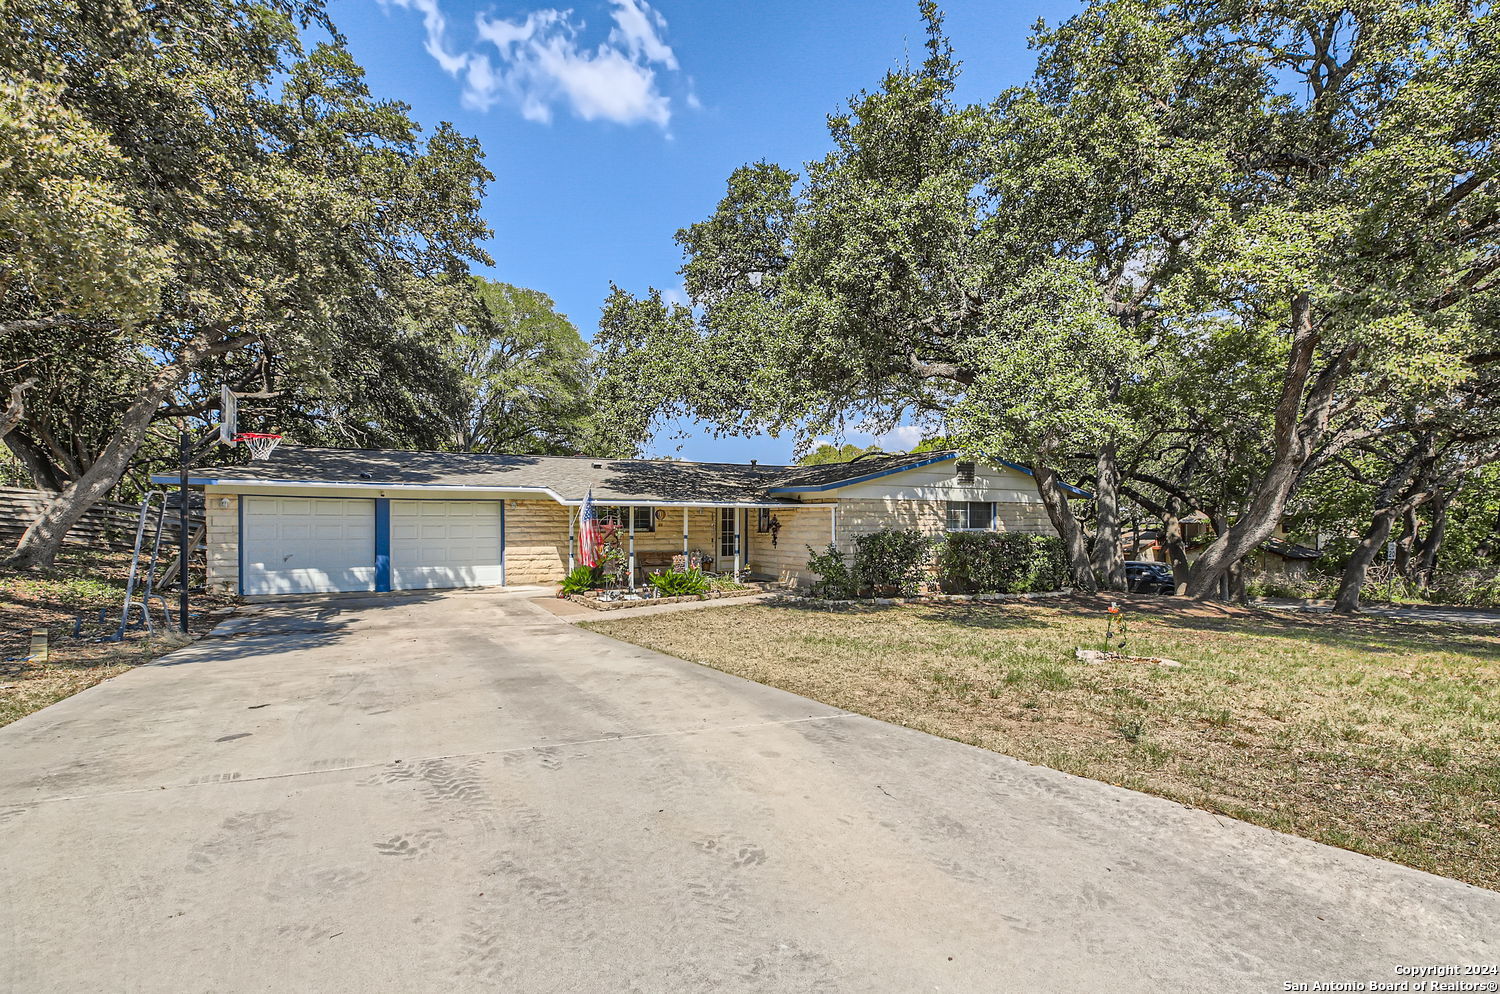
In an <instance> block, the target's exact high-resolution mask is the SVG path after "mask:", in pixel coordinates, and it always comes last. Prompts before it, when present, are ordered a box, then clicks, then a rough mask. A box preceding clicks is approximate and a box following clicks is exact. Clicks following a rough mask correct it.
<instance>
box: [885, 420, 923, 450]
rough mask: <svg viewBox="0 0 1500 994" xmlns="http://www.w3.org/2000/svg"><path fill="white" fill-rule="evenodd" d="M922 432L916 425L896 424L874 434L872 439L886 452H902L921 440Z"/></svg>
mask: <svg viewBox="0 0 1500 994" xmlns="http://www.w3.org/2000/svg"><path fill="white" fill-rule="evenodd" d="M923 434H924V432H923V431H922V429H921V428H919V427H918V426H916V425H897V426H896V427H895V428H892V429H891V430H890V431H887V432H883V433H881V434H879V435H876V436H874V438H873V441H874V442H875V444H876V445H878V446H880V447H881V448H882V449H884V450H886V451H887V452H904V451H905V450H907V449H910V448H913V447H915V446H916V445H917V443H919V442H921V441H922V436H923Z"/></svg>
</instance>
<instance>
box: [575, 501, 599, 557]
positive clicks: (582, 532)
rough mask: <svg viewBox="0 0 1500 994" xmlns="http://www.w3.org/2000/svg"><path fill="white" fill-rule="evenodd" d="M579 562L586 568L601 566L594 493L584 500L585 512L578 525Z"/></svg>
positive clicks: (580, 516) (597, 516)
mask: <svg viewBox="0 0 1500 994" xmlns="http://www.w3.org/2000/svg"><path fill="white" fill-rule="evenodd" d="M578 561H579V562H580V563H582V564H583V565H584V566H589V567H593V566H597V565H599V515H598V513H597V512H596V511H595V510H594V491H593V490H590V491H589V492H588V493H587V494H586V495H584V498H583V512H582V514H580V515H579V524H578Z"/></svg>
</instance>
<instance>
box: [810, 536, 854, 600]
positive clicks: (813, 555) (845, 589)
mask: <svg viewBox="0 0 1500 994" xmlns="http://www.w3.org/2000/svg"><path fill="white" fill-rule="evenodd" d="M807 568H808V569H809V570H810V571H812V572H814V573H816V574H818V576H820V577H822V579H821V580H819V581H818V582H817V583H815V584H813V593H814V594H817V595H818V596H821V597H827V598H829V599H830V600H844V599H846V598H849V597H853V596H854V593H855V584H854V575H853V574H852V573H850V572H849V563H848V562H847V561H846V559H845V558H844V554H843V553H842V552H840V551H839V550H838V548H837V547H836V546H834V545H829V546H828V548H827V549H825V550H824V551H822V552H814V551H813V547H812V546H810V545H809V546H808V547H807Z"/></svg>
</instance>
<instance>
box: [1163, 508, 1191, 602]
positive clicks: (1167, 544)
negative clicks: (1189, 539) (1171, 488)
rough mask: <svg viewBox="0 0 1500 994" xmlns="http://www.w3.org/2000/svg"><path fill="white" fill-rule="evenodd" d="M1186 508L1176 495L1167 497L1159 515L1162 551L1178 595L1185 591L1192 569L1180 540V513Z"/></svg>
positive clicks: (1184, 545)
mask: <svg viewBox="0 0 1500 994" xmlns="http://www.w3.org/2000/svg"><path fill="white" fill-rule="evenodd" d="M1185 510H1186V508H1184V507H1183V503H1182V501H1180V500H1178V499H1177V498H1176V497H1169V498H1167V509H1166V513H1164V514H1163V515H1162V516H1161V534H1160V536H1159V539H1160V541H1161V548H1162V551H1163V552H1165V553H1166V554H1167V562H1168V563H1170V564H1171V565H1172V579H1173V580H1174V581H1176V583H1177V591H1176V592H1177V595H1178V596H1179V597H1180V596H1182V595H1183V594H1185V593H1187V582H1188V574H1189V573H1190V572H1191V571H1192V568H1193V567H1192V564H1191V563H1189V562H1188V557H1187V545H1186V544H1185V543H1184V542H1183V541H1182V514H1183V512H1184V511H1185Z"/></svg>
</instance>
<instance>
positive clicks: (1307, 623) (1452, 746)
mask: <svg viewBox="0 0 1500 994" xmlns="http://www.w3.org/2000/svg"><path fill="white" fill-rule="evenodd" d="M1052 603H1053V604H1055V605H1056V606H1039V605H1019V604H1006V605H998V604H945V605H906V606H896V607H868V608H866V607H857V608H844V609H838V610H832V611H830V610H828V609H826V608H818V607H812V606H806V605H755V606H746V607H733V608H721V609H713V610H702V611H690V612H682V613H677V614H661V615H655V616H650V617H642V618H631V619H620V620H612V621H611V620H604V621H597V622H590V623H588V624H587V626H586V627H588V628H590V629H592V630H594V631H598V632H602V633H604V634H607V635H611V636H613V637H615V638H619V639H623V640H625V641H628V642H633V643H636V644H638V645H643V646H647V647H649V648H652V649H657V650H659V651H661V652H665V653H669V654H671V655H674V656H679V657H681V658H683V659H689V660H693V661H696V662H699V663H703V664H705V665H708V666H712V667H714V668H716V669H720V670H724V671H726V672H729V673H734V674H737V675H739V676H744V677H748V678H749V679H752V680H756V681H758V682H760V683H765V684H769V685H771V686H775V687H781V688H783V689H785V690H790V691H792V692H794V693H798V694H802V695H804V696H807V697H812V698H815V699H817V700H820V701H823V702H826V703H828V704H832V705H835V706H837V707H842V708H846V709H848V710H850V711H856V712H859V713H861V714H866V715H870V716H872V717H875V718H880V719H883V720H886V721H891V722H896V723H899V724H902V725H907V726H909V727H912V728H916V729H920V730H922V731H925V732H930V733H932V734H935V735H941V736H944V737H947V738H951V739H956V740H958V741H961V742H967V743H970V744H972V745H977V746H981V747H983V748H986V749H992V750H995V751H997V752H1003V753H1006V754H1008V755H1011V756H1015V757H1018V758H1020V759H1024V760H1027V761H1029V762H1033V763H1039V764H1042V765H1045V766H1050V767H1053V768H1055V769H1059V770H1064V771H1067V772H1069V773H1076V774H1079V775H1081V776H1086V777H1091V778H1094V779H1097V780H1104V781H1108V782H1110V783H1114V784H1119V785H1121V786H1124V787H1130V788H1133V789H1136V790H1142V791H1147V792H1149V793H1152V794H1158V795H1160V796H1162V797H1168V798H1171V799H1173V800H1177V801H1180V802H1182V803H1185V804H1190V805H1193V806H1196V807H1201V808H1206V809H1208V810H1210V811H1215V812H1219V813H1222V814H1226V815H1229V816H1232V817H1235V818H1241V819H1244V820H1246V821H1250V822H1254V823H1256V824H1259V825H1264V826H1267V827H1269V828H1274V829H1278V830H1281V831H1285V832H1292V833H1295V834H1297V835H1302V836H1306V837H1307V838H1310V839H1316V840H1317V841H1319V842H1325V843H1328V844H1330V845H1335V846H1340V847H1342V848H1345V849H1351V850H1354V851H1356V852H1362V853H1368V854H1369V855H1372V856H1379V857H1381V858H1384V859H1390V860H1395V861H1396V862H1400V863H1405V864H1407V865H1408V866H1414V867H1417V868H1419V869H1423V870H1428V871H1430V872H1433V873H1438V874H1442V875H1444V876H1448V877H1455V878H1457V879H1460V880H1465V881H1468V882H1470V883H1473V884H1477V885H1479V886H1483V887H1490V888H1494V889H1500V633H1496V632H1494V631H1492V630H1491V629H1488V628H1483V627H1475V626H1445V625H1434V624H1430V623H1423V622H1402V621H1394V620H1385V619H1371V618H1357V619H1343V618H1333V617H1330V616H1316V615H1289V614H1281V613H1276V612H1270V611H1253V610H1246V609H1229V608H1220V607H1209V606H1200V605H1193V604H1191V603H1184V602H1179V601H1173V600H1167V599H1148V598H1133V599H1127V601H1126V612H1127V616H1128V618H1129V622H1130V645H1129V649H1130V652H1131V653H1132V654H1135V655H1142V656H1163V657H1169V658H1171V659H1175V660H1179V661H1181V662H1182V663H1183V664H1184V665H1183V667H1182V668H1181V669H1168V668H1163V667H1160V666H1155V665H1149V664H1142V663H1128V662H1114V663H1106V664H1088V663H1083V662H1079V661H1078V660H1076V659H1075V658H1074V654H1073V653H1074V649H1075V648H1078V647H1084V648H1090V647H1092V648H1099V647H1100V643H1101V640H1102V637H1103V634H1104V626H1105V614H1104V610H1103V609H1104V606H1105V605H1104V602H1102V601H1100V600H1098V599H1092V598H1076V599H1071V600H1069V601H1065V602H1052Z"/></svg>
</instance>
